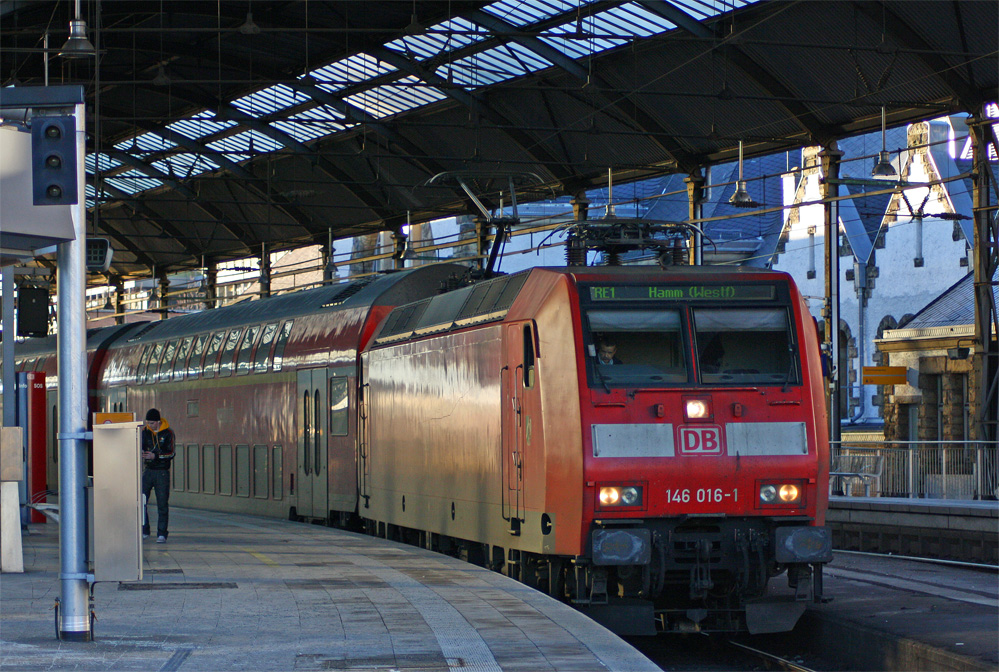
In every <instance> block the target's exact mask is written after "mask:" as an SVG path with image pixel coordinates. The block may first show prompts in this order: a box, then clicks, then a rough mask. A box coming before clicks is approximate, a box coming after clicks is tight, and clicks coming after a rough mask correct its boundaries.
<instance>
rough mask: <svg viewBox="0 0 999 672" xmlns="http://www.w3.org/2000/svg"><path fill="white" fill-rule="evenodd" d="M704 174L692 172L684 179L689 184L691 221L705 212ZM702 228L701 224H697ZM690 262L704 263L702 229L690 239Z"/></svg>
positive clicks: (688, 215) (698, 264) (697, 264)
mask: <svg viewBox="0 0 999 672" xmlns="http://www.w3.org/2000/svg"><path fill="white" fill-rule="evenodd" d="M704 181H705V180H704V176H703V175H701V174H700V173H691V174H690V175H688V176H687V177H685V178H684V179H683V183H684V184H685V185H687V204H688V211H687V218H688V219H689V220H690V221H691V222H696V221H698V220H700V219H701V214H702V213H703V212H704ZM697 226H698V228H700V226H701V225H700V224H698V225H697ZM690 263H691V265H693V266H701V265H703V264H704V236H703V235H702V234H701V232H700V231H695V232H694V235H693V237H692V238H691V241H690Z"/></svg>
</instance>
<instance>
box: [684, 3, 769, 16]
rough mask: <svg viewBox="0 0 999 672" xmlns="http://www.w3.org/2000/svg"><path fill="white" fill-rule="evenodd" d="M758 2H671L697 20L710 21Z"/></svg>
mask: <svg viewBox="0 0 999 672" xmlns="http://www.w3.org/2000/svg"><path fill="white" fill-rule="evenodd" d="M757 1H758V0H670V2H671V3H672V4H674V5H676V6H677V7H679V8H680V9H682V10H684V11H686V12H687V13H688V14H690V15H691V16H693V17H694V18H695V19H709V18H711V17H712V16H718V15H719V14H724V13H725V12H731V11H733V10H736V9H739V8H740V7H745V6H746V5H752V4H754V3H755V2H757Z"/></svg>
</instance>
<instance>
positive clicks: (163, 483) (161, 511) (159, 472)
mask: <svg viewBox="0 0 999 672" xmlns="http://www.w3.org/2000/svg"><path fill="white" fill-rule="evenodd" d="M153 490H156V513H157V516H156V536H158V537H165V536H167V535H168V534H169V532H167V525H168V524H169V522H170V470H169V469H146V470H145V471H144V472H142V494H143V495H144V496H145V498H146V507H145V509H144V510H143V512H142V533H143V534H149V493H150V492H152V491H153Z"/></svg>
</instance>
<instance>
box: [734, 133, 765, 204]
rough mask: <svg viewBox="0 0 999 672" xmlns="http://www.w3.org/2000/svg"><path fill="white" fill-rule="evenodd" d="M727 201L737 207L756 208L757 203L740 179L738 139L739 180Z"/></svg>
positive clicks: (740, 161) (740, 164)
mask: <svg viewBox="0 0 999 672" xmlns="http://www.w3.org/2000/svg"><path fill="white" fill-rule="evenodd" d="M728 202H729V203H731V204H732V205H734V206H735V207H737V208H756V207H759V205H760V204H759V203H757V202H756V201H754V200H753V197H752V196H750V195H749V191H747V190H746V181H745V180H744V179H742V140H740V141H739V181H738V182H736V183H735V193H734V194H732V197H731V198H729V199H728Z"/></svg>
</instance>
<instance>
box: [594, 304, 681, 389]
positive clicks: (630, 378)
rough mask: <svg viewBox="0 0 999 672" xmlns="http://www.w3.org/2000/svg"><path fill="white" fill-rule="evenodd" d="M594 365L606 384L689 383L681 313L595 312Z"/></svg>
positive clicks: (599, 378)
mask: <svg viewBox="0 0 999 672" xmlns="http://www.w3.org/2000/svg"><path fill="white" fill-rule="evenodd" d="M589 320H590V329H591V330H592V331H593V348H594V357H595V359H594V365H595V374H594V375H595V377H596V378H597V383H598V384H602V385H623V386H631V385H656V384H662V383H685V382H687V365H686V358H685V357H684V354H683V341H684V339H683V323H682V321H681V318H680V311H678V310H661V309H658V310H591V311H590V312H589Z"/></svg>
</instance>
